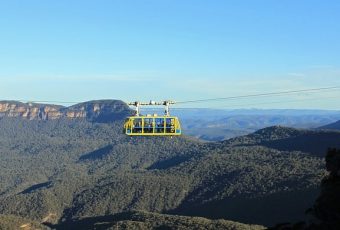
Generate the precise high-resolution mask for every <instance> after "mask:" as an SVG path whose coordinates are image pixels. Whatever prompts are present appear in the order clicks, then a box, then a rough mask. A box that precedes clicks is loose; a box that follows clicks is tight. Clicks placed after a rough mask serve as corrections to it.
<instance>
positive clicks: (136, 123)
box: [132, 118, 142, 133]
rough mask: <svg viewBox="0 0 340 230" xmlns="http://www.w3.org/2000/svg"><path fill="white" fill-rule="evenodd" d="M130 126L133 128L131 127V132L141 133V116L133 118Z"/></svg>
mask: <svg viewBox="0 0 340 230" xmlns="http://www.w3.org/2000/svg"><path fill="white" fill-rule="evenodd" d="M132 127H133V129H132V132H133V133H141V132H142V119H141V118H135V119H134V120H133V125H132Z"/></svg>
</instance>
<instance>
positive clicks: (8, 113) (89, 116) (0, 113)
mask: <svg viewBox="0 0 340 230" xmlns="http://www.w3.org/2000/svg"><path fill="white" fill-rule="evenodd" d="M129 114H131V109H130V108H129V107H128V105H127V104H125V103H124V102H123V101H120V100H95V101H88V102H83V103H79V104H76V105H72V106H70V107H65V106H62V105H52V104H38V103H22V102H19V101H0V117H20V118H24V119H28V120H55V119H60V118H69V119H74V118H84V119H86V120H89V121H94V122H111V121H114V120H120V119H123V118H124V117H126V116H127V115H129Z"/></svg>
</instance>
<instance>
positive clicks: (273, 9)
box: [0, 0, 340, 109]
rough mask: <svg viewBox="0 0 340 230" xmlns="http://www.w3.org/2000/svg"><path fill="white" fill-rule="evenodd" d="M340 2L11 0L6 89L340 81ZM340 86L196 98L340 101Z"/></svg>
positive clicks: (299, 104)
mask: <svg viewBox="0 0 340 230" xmlns="http://www.w3.org/2000/svg"><path fill="white" fill-rule="evenodd" d="M338 12H340V2H339V1H331V0H330V1H320V0H319V1H314V0H308V1H307V0H305V1H303V0H301V1H296V0H295V1H294V0H287V1H274V0H273V1H269V0H266V1H265V0H262V1H261V0H260V1H255V0H254V1H239V0H238V1H237V0H234V1H227V0H220V1H217V0H215V1H214V0H212V1H201V0H185V1H184V0H162V1H159V0H144V1H143V0H138V1H137V0H134V1H132V0H124V1H123V0H119V1H118V0H110V1H103V0H98V1H71V0H70V1H63V0H59V1H42V0H40V1H36V0H31V1H15V0H11V1H10V0H8V1H1V2H0V28H1V29H0V38H1V40H0V41H1V42H0V82H1V84H0V90H1V99H23V100H56V101H86V100H92V99H101V98H105V99H108V98H112V99H122V100H124V101H134V100H142V101H148V100H150V99H153V100H163V99H173V100H177V101H183V100H191V99H205V98H214V97H228V96H237V95H244V94H252V93H263V92H273V91H285V90H294V89H305V88H317V87H325V86H326V87H327V86H334V85H340V58H339V56H340V45H339V41H340V14H339V13H338ZM339 98H340V92H339V90H337V91H332V92H327V93H325V92H324V93H318V94H308V95H307V94H302V95H289V96H285V97H282V96H281V97H278V98H255V99H251V100H250V99H247V100H241V101H233V102H230V101H226V102H223V103H221V102H219V103H208V104H199V105H198V104H195V105H188V106H190V107H227V108H239V107H245V108H248V107H257V108H320V109H340V103H338V99H339ZM295 100H296V102H293V101H295ZM277 102H281V103H277Z"/></svg>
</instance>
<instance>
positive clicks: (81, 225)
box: [45, 212, 131, 230]
mask: <svg viewBox="0 0 340 230" xmlns="http://www.w3.org/2000/svg"><path fill="white" fill-rule="evenodd" d="M129 219H131V213H130V212H127V213H118V214H115V215H107V216H96V217H87V218H84V219H74V220H68V221H66V222H63V223H60V224H56V225H53V224H49V223H45V225H47V226H48V227H50V228H52V229H57V230H59V229H83V230H87V229H99V230H100V229H107V228H110V227H113V226H114V225H115V223H116V222H118V221H124V220H129Z"/></svg>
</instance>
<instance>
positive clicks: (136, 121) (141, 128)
mask: <svg viewBox="0 0 340 230" xmlns="http://www.w3.org/2000/svg"><path fill="white" fill-rule="evenodd" d="M124 131H125V134H127V135H130V136H175V135H181V133H182V130H181V125H180V123H179V120H178V118H177V117H172V116H134V117H128V118H127V119H126V120H125V124H124Z"/></svg>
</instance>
